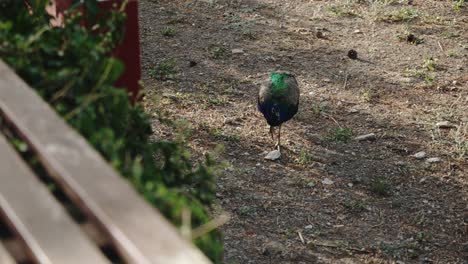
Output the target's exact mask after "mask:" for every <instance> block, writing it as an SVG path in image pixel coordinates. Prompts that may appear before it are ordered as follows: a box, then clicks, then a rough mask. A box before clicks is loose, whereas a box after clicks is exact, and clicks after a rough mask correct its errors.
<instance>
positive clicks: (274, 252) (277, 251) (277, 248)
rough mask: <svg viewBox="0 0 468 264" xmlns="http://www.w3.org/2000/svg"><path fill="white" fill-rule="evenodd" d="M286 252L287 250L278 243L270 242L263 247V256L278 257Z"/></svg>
mask: <svg viewBox="0 0 468 264" xmlns="http://www.w3.org/2000/svg"><path fill="white" fill-rule="evenodd" d="M284 252H286V248H285V247H284V246H283V245H282V244H281V243H279V242H277V241H270V242H268V243H266V244H265V245H264V246H263V249H262V254H263V255H266V256H278V255H282V254H283V253H284Z"/></svg>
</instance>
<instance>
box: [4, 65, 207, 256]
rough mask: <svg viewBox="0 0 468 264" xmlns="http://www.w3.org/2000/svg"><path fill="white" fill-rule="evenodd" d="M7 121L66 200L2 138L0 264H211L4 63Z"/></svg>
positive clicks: (10, 128) (6, 126)
mask: <svg viewBox="0 0 468 264" xmlns="http://www.w3.org/2000/svg"><path fill="white" fill-rule="evenodd" d="M0 118H1V119H2V121H1V123H0V124H1V125H2V126H1V127H0V128H2V129H1V130H0V131H4V130H6V128H8V129H9V131H10V130H11V131H14V133H16V134H17V135H19V136H20V137H21V138H22V139H23V140H24V141H26V142H27V143H28V146H29V147H30V148H31V149H32V152H33V153H34V154H35V155H36V156H37V157H38V159H39V160H40V165H41V167H42V168H43V169H44V170H45V172H46V173H47V175H48V177H49V180H50V181H52V182H53V183H55V184H56V186H58V189H59V193H60V192H61V193H63V196H65V197H66V199H65V202H64V201H63V200H61V199H57V197H56V196H54V195H53V194H52V193H51V191H50V190H49V188H48V187H47V185H46V184H45V183H44V179H40V178H39V177H38V175H37V173H35V172H34V171H33V170H32V169H31V168H30V166H29V165H28V163H27V162H25V161H24V159H23V158H22V157H21V156H20V155H19V153H17V151H16V150H15V149H14V148H13V147H12V146H11V144H10V143H9V142H8V140H7V139H6V138H5V136H4V135H2V134H1V133H0V220H1V221H0V263H2V264H4V263H5V264H7V263H16V262H20V263H57V264H62V263H93V264H100V263H112V262H118V263H138V264H140V263H141V264H145V263H194V264H197V263H209V260H208V259H207V258H206V257H205V256H204V255H203V254H202V253H201V252H200V251H199V250H198V249H196V248H195V247H194V246H193V245H191V244H190V243H189V242H188V241H186V240H185V239H183V238H182V237H181V236H180V235H179V233H178V232H177V230H176V229H175V228H174V227H173V226H172V225H170V224H169V223H168V222H167V221H166V220H165V219H164V218H163V217H162V216H161V215H160V213H159V212H158V211H157V210H156V209H155V208H153V207H152V206H150V205H149V204H147V203H146V202H145V201H144V200H143V199H142V198H141V197H140V196H139V195H138V193H136V191H135V190H134V189H133V188H132V186H130V185H129V183H128V182H127V181H126V180H125V179H124V178H122V177H121V176H120V175H119V174H118V173H117V172H116V171H115V170H114V169H113V168H111V167H110V166H109V165H108V164H107V162H106V161H105V160H104V159H103V158H102V157H101V156H100V155H99V154H98V153H97V152H96V151H95V150H94V149H93V148H92V147H91V146H90V145H89V144H88V143H87V142H86V140H85V139H84V138H82V137H81V136H80V135H79V134H78V133H77V132H75V131H74V130H73V129H72V128H70V127H69V126H68V125H67V124H66V123H65V122H64V121H63V120H62V119H61V118H60V117H59V116H58V115H57V114H56V113H55V111H54V110H53V109H51V108H50V106H49V105H48V104H47V103H45V102H44V101H43V100H42V98H40V97H39V96H38V95H37V94H36V93H35V91H34V90H33V89H31V88H30V87H29V86H28V85H27V84H26V83H25V82H24V81H22V80H21V79H20V78H19V77H18V76H17V75H16V74H15V73H14V72H13V71H12V70H11V69H10V68H9V67H8V66H7V65H6V64H5V63H3V62H2V61H1V60H0ZM66 201H68V204H69V205H71V206H72V207H74V208H76V209H77V210H78V211H79V212H80V214H81V215H82V216H81V217H78V218H77V217H76V216H73V214H70V213H69V212H70V210H68V209H67V207H68V205H67V202H66ZM64 204H65V206H64ZM72 216H73V217H72ZM2 223H3V224H2ZM2 234H3V235H2ZM5 234H8V235H5Z"/></svg>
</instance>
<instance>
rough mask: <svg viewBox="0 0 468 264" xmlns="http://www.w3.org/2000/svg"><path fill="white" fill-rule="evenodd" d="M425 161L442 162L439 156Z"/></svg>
mask: <svg viewBox="0 0 468 264" xmlns="http://www.w3.org/2000/svg"><path fill="white" fill-rule="evenodd" d="M426 162H427V163H439V162H442V159H441V158H439V157H434V158H428V159H427V160H426Z"/></svg>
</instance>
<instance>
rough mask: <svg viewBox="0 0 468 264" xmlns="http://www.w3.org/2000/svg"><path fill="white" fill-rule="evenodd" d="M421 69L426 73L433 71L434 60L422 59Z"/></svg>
mask: <svg viewBox="0 0 468 264" xmlns="http://www.w3.org/2000/svg"><path fill="white" fill-rule="evenodd" d="M423 67H424V68H425V69H426V70H428V71H435V70H436V67H437V65H436V63H435V60H434V59H433V58H432V57H426V58H424V64H423Z"/></svg>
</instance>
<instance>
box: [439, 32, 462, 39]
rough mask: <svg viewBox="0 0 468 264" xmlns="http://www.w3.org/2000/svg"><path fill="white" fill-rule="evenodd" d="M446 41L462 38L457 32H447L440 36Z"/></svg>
mask: <svg viewBox="0 0 468 264" xmlns="http://www.w3.org/2000/svg"><path fill="white" fill-rule="evenodd" d="M440 35H441V36H442V37H443V38H444V39H452V38H458V37H460V34H459V33H457V32H453V30H447V31H444V32H442V33H441V34H440Z"/></svg>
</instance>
